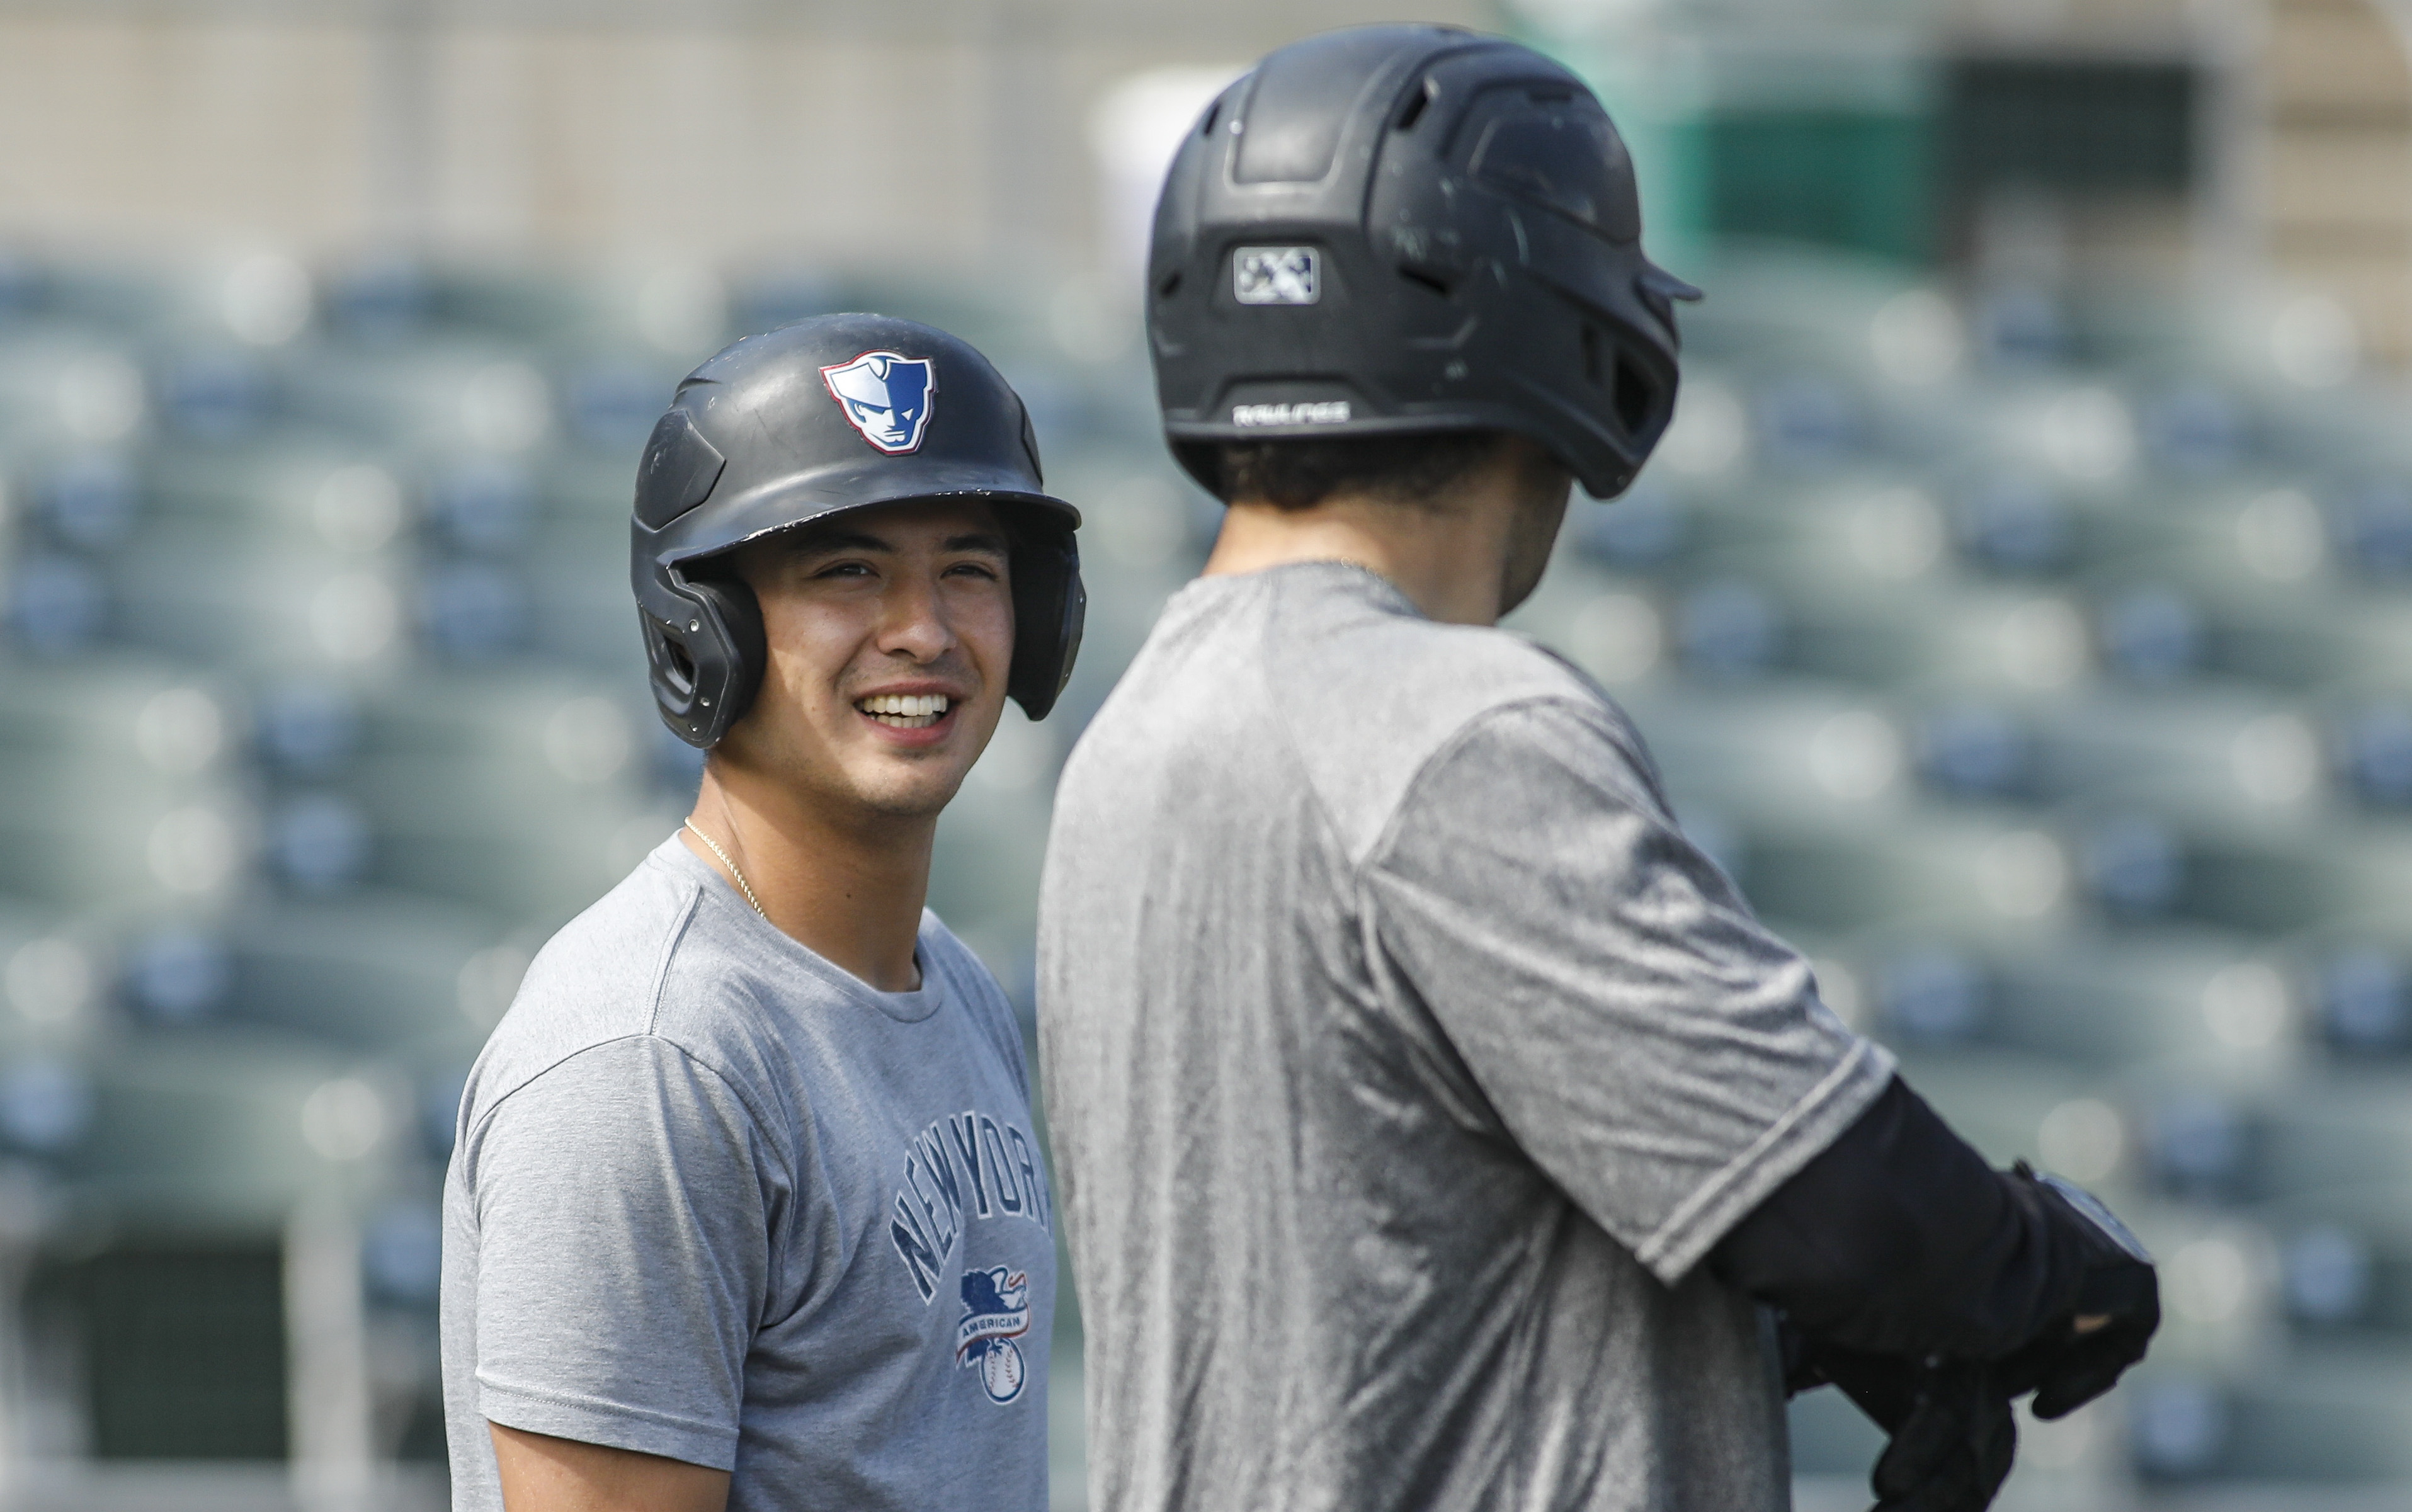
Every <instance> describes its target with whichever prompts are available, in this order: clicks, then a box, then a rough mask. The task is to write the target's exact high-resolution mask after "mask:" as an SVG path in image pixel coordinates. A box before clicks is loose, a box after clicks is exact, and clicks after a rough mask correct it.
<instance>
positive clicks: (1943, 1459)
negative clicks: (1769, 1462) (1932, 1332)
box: [1787, 1335, 2019, 1512]
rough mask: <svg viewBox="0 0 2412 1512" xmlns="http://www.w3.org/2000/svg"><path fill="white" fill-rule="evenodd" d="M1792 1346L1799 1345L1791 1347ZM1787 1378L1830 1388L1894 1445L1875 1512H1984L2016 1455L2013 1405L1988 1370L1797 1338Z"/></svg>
mask: <svg viewBox="0 0 2412 1512" xmlns="http://www.w3.org/2000/svg"><path fill="white" fill-rule="evenodd" d="M1795 1341H1797V1343H1796V1342H1795ZM1787 1344H1789V1345H1791V1346H1792V1347H1790V1348H1788V1349H1787V1356H1788V1357H1790V1359H1788V1360H1787V1364H1790V1363H1791V1360H1792V1359H1797V1361H1798V1367H1797V1370H1795V1371H1793V1373H1792V1378H1793V1379H1797V1380H1799V1381H1801V1382H1802V1385H1803V1386H1804V1387H1805V1386H1809V1385H1816V1384H1818V1383H1821V1382H1826V1381H1831V1382H1832V1383H1833V1384H1834V1385H1835V1386H1837V1387H1841V1388H1842V1391H1843V1394H1844V1395H1845V1396H1847V1397H1849V1398H1850V1399H1851V1401H1852V1402H1856V1403H1857V1404H1858V1405H1859V1408H1860V1411H1861V1412H1864V1413H1866V1414H1867V1415H1868V1417H1870V1418H1872V1419H1873V1420H1874V1421H1875V1424H1876V1426H1877V1427H1879V1428H1882V1429H1883V1430H1884V1431H1885V1432H1886V1433H1887V1434H1889V1435H1890V1439H1891V1442H1890V1443H1889V1444H1887V1445H1886V1446H1885V1452H1884V1455H1883V1457H1882V1458H1880V1459H1878V1460H1877V1461H1876V1466H1875V1473H1874V1474H1873V1475H1870V1476H1869V1477H1868V1483H1869V1486H1870V1489H1872V1490H1875V1493H1876V1505H1875V1512H1984V1509H1985V1508H1986V1507H1987V1506H1989V1505H1992V1504H1993V1496H1994V1493H1995V1492H1997V1491H1999V1490H2001V1489H2002V1482H2003V1480H2004V1479H2005V1478H2007V1477H2008V1475H2009V1473H2010V1461H2011V1460H2012V1459H2013V1458H2014V1457H2015V1456H2016V1454H2017V1452H2018V1444H2019V1434H2018V1425H2017V1422H2016V1420H2015V1419H2014V1418H2013V1417H2011V1415H2010V1396H2009V1393H2008V1392H2007V1391H2006V1390H2004V1388H2003V1386H2002V1383H2001V1382H2000V1381H1999V1380H1998V1379H1996V1378H1995V1377H1994V1375H1993V1370H1992V1368H1991V1367H1989V1366H1985V1365H1981V1364H1971V1363H1964V1362H1958V1361H1946V1360H1936V1361H1931V1362H1928V1361H1919V1360H1913V1359H1906V1358H1902V1357H1900V1356H1897V1355H1876V1354H1869V1353H1866V1352H1863V1351H1860V1350H1856V1349H1846V1348H1843V1347H1841V1346H1839V1345H1834V1344H1826V1343H1816V1341H1813V1340H1808V1339H1805V1338H1802V1337H1801V1336H1799V1335H1794V1336H1793V1337H1792V1339H1789V1340H1787Z"/></svg>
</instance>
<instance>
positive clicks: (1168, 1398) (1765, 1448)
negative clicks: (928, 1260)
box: [1039, 563, 1892, 1512]
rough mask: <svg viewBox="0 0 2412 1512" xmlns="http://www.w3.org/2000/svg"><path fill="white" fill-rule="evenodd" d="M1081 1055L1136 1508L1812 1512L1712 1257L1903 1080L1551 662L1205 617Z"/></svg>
mask: <svg viewBox="0 0 2412 1512" xmlns="http://www.w3.org/2000/svg"><path fill="white" fill-rule="evenodd" d="M1039 1022H1040V1061H1041V1067H1042V1074H1043V1076H1044V1078H1045V1081H1046V1088H1047V1102H1048V1117H1049V1123H1050V1128H1051V1138H1052V1140H1053V1143H1054V1152H1055V1156H1056V1176H1057V1181H1058V1183H1059V1186H1060V1190H1061V1196H1062V1201H1063V1210H1064V1215H1065V1222H1066V1232H1067V1234H1068V1236H1069V1239H1070V1240H1071V1251H1072V1259H1073V1265H1074V1271H1075V1274H1076V1275H1077V1276H1078V1278H1079V1282H1080V1287H1081V1321H1082V1324H1083V1327H1084V1331H1085V1335H1086V1341H1087V1343H1086V1358H1087V1392H1088V1403H1087V1406H1088V1417H1089V1433H1088V1444H1089V1455H1090V1505H1093V1506H1099V1507H1110V1508H1113V1509H1114V1512H1156V1509H1171V1508H1181V1509H1199V1512H1205V1509H1218V1512H1219V1509H1229V1512H1243V1509H1244V1512H1296V1509H1308V1508H1333V1509H1340V1508H1346V1509H1347V1512H1392V1509H1397V1512H1408V1509H1414V1512H1458V1509H1476V1508H1503V1509H1504V1508H1553V1509H1558V1508H1564V1509H1574V1508H1582V1509H1596V1512H1609V1509H1616V1512H1625V1509H1645V1508H1646V1509H1653V1512H1660V1509H1664V1512H1675V1509H1699V1512H1762V1509H1773V1508H1779V1507H1783V1506H1785V1505H1787V1503H1788V1497H1789V1485H1788V1475H1787V1461H1786V1454H1785V1446H1784V1419H1783V1402H1782V1397H1781V1391H1780V1387H1779V1386H1778V1384H1777V1383H1776V1381H1775V1379H1774V1376H1773V1372H1772V1361H1771V1359H1770V1358H1769V1351H1768V1349H1767V1347H1766V1340H1765V1335H1764V1333H1763V1327H1762V1320H1761V1316H1760V1314H1759V1313H1758V1309H1757V1308H1755V1307H1754V1306H1753V1305H1752V1304H1751V1302H1750V1301H1749V1300H1748V1299H1745V1298H1743V1297H1742V1296H1740V1295H1738V1294H1736V1293H1735V1292H1733V1291H1730V1290H1728V1288H1726V1287H1725V1286H1723V1285H1722V1284H1719V1283H1718V1282H1716V1281H1715V1280H1714V1279H1713V1277H1711V1276H1709V1275H1708V1274H1707V1273H1706V1271H1705V1270H1704V1269H1703V1268H1702V1267H1701V1266H1700V1264H1699V1262H1700V1260H1701V1258H1702V1256H1703V1255H1705V1254H1706V1253H1707V1252H1708V1251H1709V1249H1710V1248H1711V1247H1712V1246H1713V1244H1714V1243H1715V1242H1716V1240H1718V1239H1719V1238H1720V1237H1721V1236H1723V1235H1724V1234H1725V1233H1726V1232H1727V1230H1728V1228H1730V1227H1731V1226H1732V1225H1733V1224H1734V1223H1735V1222H1736V1221H1737V1220H1739V1219H1740V1218H1741V1217H1742V1216H1743V1214H1745V1213H1747V1212H1748V1211H1750V1210H1751V1209H1752V1208H1753V1207H1755V1206H1756V1205H1757V1204H1758V1202H1759V1201H1761V1200H1762V1199H1763V1198H1764V1197H1765V1196H1767V1195H1768V1194H1769V1193H1770V1192H1771V1191H1772V1189H1773V1188H1774V1187H1775V1186H1777V1185H1778V1184H1779V1183H1781V1182H1783V1181H1784V1179H1785V1178H1786V1177H1787V1176H1788V1175H1790V1174H1791V1173H1792V1172H1793V1171H1795V1170H1796V1169H1798V1168H1799V1167H1801V1166H1802V1164H1803V1163H1805V1162H1806V1161H1807V1160H1809V1159H1810V1158H1811V1157H1812V1156H1813V1155H1815V1154H1816V1152H1818V1151H1820V1150H1821V1149H1823V1148H1824V1147H1825V1146H1826V1145H1827V1144H1828V1143H1830V1142H1831V1140H1832V1139H1833V1138H1834V1137H1835V1136H1836V1135H1838V1134H1839V1133H1841V1132H1842V1130H1843V1129H1844V1128H1846V1127H1847V1126H1848V1125H1849V1123H1851V1121H1852V1120H1853V1119H1854V1118H1855V1117H1856V1116H1857V1115H1858V1114H1859V1113H1860V1110H1861V1109H1862V1108H1865V1107H1866V1105H1867V1104H1868V1103H1869V1102H1870V1101H1871V1100H1872V1099H1873V1098H1874V1097H1875V1095H1876V1094H1878V1093H1879V1092H1881V1091H1882V1090H1883V1088H1884V1086H1885V1084H1886V1082H1887V1081H1888V1079H1890V1075H1891V1070H1892V1067H1891V1062H1890V1058H1889V1057H1888V1056H1887V1055H1886V1054H1885V1052H1884V1051H1883V1050H1880V1049H1878V1048H1877V1047H1875V1045H1873V1044H1871V1043H1869V1042H1868V1041H1865V1040H1863V1039H1861V1038H1860V1037H1859V1036H1857V1035H1853V1034H1852V1033H1851V1032H1850V1031H1849V1030H1848V1029H1846V1027H1845V1026H1844V1025H1843V1024H1842V1022H1841V1021H1840V1020H1837V1019H1836V1018H1835V1017H1834V1016H1833V1015H1832V1014H1831V1013H1830V1012H1829V1011H1828V1010H1827V1009H1826V1008H1825V1007H1824V1006H1822V1005H1821V1004H1819V1002H1818V1001H1817V997H1816V988H1815V984H1814V983H1813V982H1812V980H1811V977H1810V974H1809V971H1808V968H1807V967H1806V965H1805V964H1804V963H1803V962H1802V960H1801V958H1800V957H1799V956H1798V955H1796V954H1795V953H1794V952H1793V951H1792V950H1790V949H1789V948H1787V947H1786V946H1784V945H1783V944H1782V943H1781V942H1779V941H1777V940H1775V939H1774V938H1772V937H1771V936H1770V935H1769V934H1768V933H1767V932H1765V930H1763V929H1762V928H1761V927H1760V926H1759V924H1758V922H1757V921H1756V920H1755V919H1754V917H1752V915H1751V913H1750V911H1749V909H1748V908H1747V907H1746V906H1745V905H1744V903H1743V901H1742V900H1741V898H1740V897H1738V896H1737V895H1736V893H1735V891H1734V889H1733V888H1732V886H1731V885H1730V884H1729V883H1728V881H1727V879H1726V878H1725V877H1724V876H1723V875H1722V874H1721V873H1719V872H1718V871H1717V870H1716V868H1715V867H1714V866H1713V865H1712V864H1710V863H1709V862H1708V861H1707V860H1706V859H1703V858H1702V856H1701V855H1700V853H1699V851H1698V850H1696V849H1695V848H1694V847H1693V846H1692V845H1691V844H1688V843H1687V842H1685V840H1684V837H1683V836H1682V834H1681V833H1680V832H1679V831H1678V830H1677V829H1676V828H1675V825H1674V823H1673V821H1672V819H1671V818H1670V816H1669V812H1668V809H1667V805H1666V803H1665V800H1663V798H1662V797H1661V795H1660V792H1659V787H1658V782H1657V779H1656V775H1655V771H1654V769H1653V768H1652V766H1651V763H1650V760H1649V757H1648V756H1647V755H1646V754H1645V752H1644V750H1643V747H1642V744H1641V741H1640V738H1639V737H1638V736H1637V735H1636V734H1635V733H1634V731H1633V730H1632V728H1631V727H1629V726H1628V725H1627V724H1626V722H1625V718H1624V716H1623V715H1622V714H1621V713H1620V712H1618V711H1617V709H1616V708H1615V707H1614V706H1613V705H1612V704H1610V701H1609V700H1608V698H1607V697H1605V696H1604V695H1603V694H1602V693H1601V692H1600V691H1599V690H1598V688H1597V687H1596V685H1594V684H1593V683H1591V682H1590V681H1589V680H1588V679H1586V678H1584V677H1583V676H1582V675H1581V673H1579V672H1577V671H1575V670H1574V669H1573V668H1569V667H1568V666H1567V665H1566V664H1565V663H1563V662H1561V661H1560V660H1558V659H1557V658H1555V657H1553V656H1552V655H1551V654H1549V653H1546V652H1544V651H1542V650H1540V649H1539V648H1538V647H1537V646H1535V645H1533V644H1532V643H1531V642H1530V641H1527V640H1525V639H1522V638H1520V637H1518V636H1515V635H1512V634H1508V633H1506V632H1502V631H1498V630H1492V629H1476V628H1466V627H1460V626H1449V625H1442V624H1434V622H1432V621H1430V620H1428V619H1426V618H1424V617H1423V616H1422V615H1421V614H1419V613H1418V612H1417V611H1416V609H1415V608H1414V607H1413V606H1412V605H1411V604H1410V603H1409V602H1408V601H1407V600H1406V598H1405V596H1404V595H1401V594H1400V593H1399V592H1398V591H1397V590H1396V589H1395V588H1393V587H1391V586H1390V584H1388V583H1386V582H1384V581H1382V580H1380V579H1377V578H1375V577H1374V576H1373V575H1371V574H1369V573H1366V572H1362V571H1360V570H1358V569H1356V568H1353V567H1348V566H1344V565H1337V564H1330V563H1315V564H1302V565H1291V566H1286V567H1279V568H1274V569H1272V570H1269V571H1265V572H1259V573H1256V574H1251V575H1247V576H1239V577H1223V578H1213V579H1206V580H1200V581H1198V582H1195V583H1193V584H1191V585H1190V586H1189V587H1187V588H1185V589H1184V590H1183V591H1182V593H1181V594H1180V595H1177V596H1176V597H1175V598H1174V599H1173V600H1172V602H1171V604H1170V605H1169V607H1168V608H1167V609H1166V610H1165V613H1164V616H1163V618H1162V620H1161V621H1160V622H1159V623H1158V624H1157V625H1156V627H1155V631H1154V633H1153V634H1152V635H1151V636H1150V638H1149V639H1148V642H1147V644H1146V646H1145V648H1144V649H1143V650H1142V651H1141V652H1140V655H1139V657H1138V659H1137V660H1136V661H1134V662H1133V663H1132V664H1131V667H1130V669H1129V670H1128V671H1127V672H1126V673H1125V675H1124V677H1123V680H1122V682H1121V683H1120V685H1119V686H1117V687H1116V689H1115V690H1114V692H1113V694H1112V696H1111V697H1110V698H1109V699H1108V700H1107V702H1106V704H1105V706H1104V707H1103V709H1102V710H1101V711H1100V712H1098V714H1097V716H1096V720H1095V722H1094V723H1092V724H1091V726H1090V727H1089V728H1088V730H1087V732H1086V733H1085V734H1084V735H1083V736H1082V737H1081V741H1080V743H1079V745H1078V747H1077V748H1076V749H1075V750H1074V752H1073V754H1072V756H1071V758H1070V760H1069V762H1068V764H1067V765H1066V769H1065V772H1064V778H1063V784H1062V787H1061V789H1060V791H1059V793H1058V795H1057V799H1056V809H1055V817H1054V829H1053V834H1052V840H1051V843H1050V851H1049V855H1048V859H1047V866H1046V873H1045V881H1044V884H1043V887H1042V889H1041V895H1040V941H1039Z"/></svg>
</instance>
